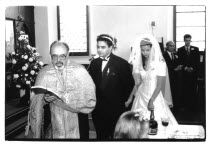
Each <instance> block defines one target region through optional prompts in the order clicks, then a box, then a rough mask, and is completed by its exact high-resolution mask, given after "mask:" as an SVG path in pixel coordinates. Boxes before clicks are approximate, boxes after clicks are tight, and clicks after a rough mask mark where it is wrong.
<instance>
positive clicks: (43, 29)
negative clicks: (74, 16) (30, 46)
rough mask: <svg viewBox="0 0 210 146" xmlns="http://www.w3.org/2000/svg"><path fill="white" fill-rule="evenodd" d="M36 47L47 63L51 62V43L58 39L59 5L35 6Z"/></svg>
mask: <svg viewBox="0 0 210 146" xmlns="http://www.w3.org/2000/svg"><path fill="white" fill-rule="evenodd" d="M34 19H35V22H36V23H35V32H36V48H37V51H38V52H39V54H40V55H41V56H42V57H43V60H42V61H43V62H44V63H45V64H49V63H50V55H49V50H50V44H51V43H52V42H53V41H55V40H57V38H58V36H57V34H58V33H57V7H56V6H51V7H46V6H36V7H35V8H34Z"/></svg>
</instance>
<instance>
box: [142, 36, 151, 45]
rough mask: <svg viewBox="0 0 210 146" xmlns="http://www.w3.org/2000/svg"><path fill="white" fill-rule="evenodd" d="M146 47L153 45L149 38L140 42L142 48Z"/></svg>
mask: <svg viewBox="0 0 210 146" xmlns="http://www.w3.org/2000/svg"><path fill="white" fill-rule="evenodd" d="M145 45H152V43H151V41H150V39H148V38H143V39H142V40H141V42H140V46H145Z"/></svg>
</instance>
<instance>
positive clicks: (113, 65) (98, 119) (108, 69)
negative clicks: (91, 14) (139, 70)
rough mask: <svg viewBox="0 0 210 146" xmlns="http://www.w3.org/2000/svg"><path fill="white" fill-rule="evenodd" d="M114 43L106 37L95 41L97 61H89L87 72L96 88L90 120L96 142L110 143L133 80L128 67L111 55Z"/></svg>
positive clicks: (109, 37) (114, 46) (101, 36)
mask: <svg viewBox="0 0 210 146" xmlns="http://www.w3.org/2000/svg"><path fill="white" fill-rule="evenodd" d="M115 48H116V39H114V38H113V37H111V36H110V35H108V34H101V35H99V36H98V37H97V52H98V55H99V57H98V58H96V59H94V60H92V61H91V63H90V66H89V68H88V70H89V73H90V75H91V77H92V78H93V81H94V83H95V85H96V99H97V103H96V107H95V109H94V110H93V112H92V118H93V122H94V126H95V129H96V134H97V139H99V140H106V139H112V138H113V133H114V128H115V125H116V122H117V120H118V118H119V117H120V115H121V114H122V113H123V112H125V111H126V107H125V102H126V101H127V99H128V97H129V95H130V93H131V91H132V89H133V86H134V79H133V77H132V72H131V69H130V65H129V63H128V62H127V61H126V60H124V59H122V58H120V57H118V56H116V55H114V54H113V53H112V51H113V50H114V49H115Z"/></svg>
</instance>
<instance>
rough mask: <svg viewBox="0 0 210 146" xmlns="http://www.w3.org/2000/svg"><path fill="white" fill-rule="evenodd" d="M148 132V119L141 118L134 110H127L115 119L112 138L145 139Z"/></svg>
mask: <svg viewBox="0 0 210 146" xmlns="http://www.w3.org/2000/svg"><path fill="white" fill-rule="evenodd" d="M148 132H149V121H148V120H147V121H146V120H143V119H141V115H140V114H139V113H136V112H132V111H127V112H125V113H123V114H122V115H121V116H120V118H119V120H118V121H117V124H116V127H115V131H114V139H124V140H126V139H145V138H147V136H148Z"/></svg>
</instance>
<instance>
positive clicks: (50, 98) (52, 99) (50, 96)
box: [44, 94, 57, 102]
mask: <svg viewBox="0 0 210 146" xmlns="http://www.w3.org/2000/svg"><path fill="white" fill-rule="evenodd" d="M44 99H45V101H47V102H52V101H54V100H56V99H57V97H56V96H54V95H50V94H45V95H44Z"/></svg>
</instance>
